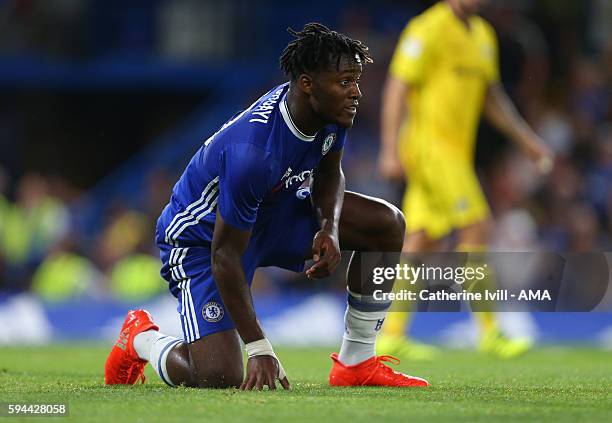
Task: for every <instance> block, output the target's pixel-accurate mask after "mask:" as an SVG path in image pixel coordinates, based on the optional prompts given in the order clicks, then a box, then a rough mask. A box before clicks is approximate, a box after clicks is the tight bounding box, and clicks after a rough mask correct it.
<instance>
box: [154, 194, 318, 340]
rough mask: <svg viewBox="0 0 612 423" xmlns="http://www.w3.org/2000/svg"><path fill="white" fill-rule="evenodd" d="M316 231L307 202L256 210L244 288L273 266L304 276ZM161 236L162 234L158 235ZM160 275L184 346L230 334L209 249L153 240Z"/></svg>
mask: <svg viewBox="0 0 612 423" xmlns="http://www.w3.org/2000/svg"><path fill="white" fill-rule="evenodd" d="M318 230H319V225H318V223H317V220H316V217H315V214H314V210H313V208H312V205H311V202H310V198H309V197H306V198H298V197H297V196H295V195H292V196H291V197H290V198H288V199H286V200H285V201H283V202H282V203H280V204H277V205H276V206H274V205H272V206H268V207H267V208H263V209H260V211H259V216H258V219H257V222H256V223H255V225H254V226H253V230H252V234H251V240H250V242H249V245H248V247H247V249H246V251H245V253H244V255H243V258H242V266H243V269H244V273H245V276H246V279H247V281H248V283H249V286H250V285H251V283H252V280H253V274H254V273H255V269H256V268H257V267H266V266H276V267H281V268H284V269H288V270H292V271H294V272H301V271H303V270H304V262H305V255H306V253H307V251H308V250H309V248H310V247H311V246H312V240H313V237H314V235H315V233H316V232H317V231H318ZM158 233H161V234H163V233H164V231H163V230H158ZM157 246H158V247H159V249H160V257H161V261H162V269H161V275H162V277H163V278H164V279H165V280H167V281H168V283H169V290H170V292H171V293H172V295H174V297H176V298H177V299H178V307H177V311H178V313H179V315H180V319H181V325H182V328H183V334H184V339H185V341H186V342H188V343H191V342H194V341H196V340H198V339H200V338H202V337H204V336H206V335H210V334H212V333H215V332H220V331H225V330H228V329H233V328H234V322H233V321H232V319H231V317H230V316H229V314H228V312H227V310H226V308H225V305H224V304H223V300H222V299H221V295H220V294H219V291H218V289H217V284H216V283H215V280H214V278H213V274H212V267H211V251H210V245H209V244H208V243H207V245H202V246H197V245H190V246H187V245H186V246H184V247H183V246H178V247H177V246H172V245H169V244H167V243H165V242H164V240H163V239H159V238H158V239H157Z"/></svg>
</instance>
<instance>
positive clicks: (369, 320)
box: [338, 292, 388, 366]
mask: <svg viewBox="0 0 612 423" xmlns="http://www.w3.org/2000/svg"><path fill="white" fill-rule="evenodd" d="M383 307H384V309H382V310H380V308H383ZM377 308H378V309H379V310H375V309H377ZM366 310H368V311H366ZM369 310H372V311H369ZM387 310H388V305H385V304H381V303H380V302H377V303H372V302H371V301H368V300H367V299H365V298H362V297H361V295H359V294H354V293H352V292H349V304H348V307H347V308H346V313H345V314H344V326H345V328H346V330H345V331H344V335H343V336H342V346H341V347H340V353H339V354H338V359H339V360H340V362H341V363H342V364H344V365H347V366H352V365H354V364H359V363H361V362H363V361H365V360H367V359H369V358H372V357H374V356H375V355H376V334H377V333H378V331H379V330H380V328H381V327H382V324H383V322H384V320H385V316H386V315H387Z"/></svg>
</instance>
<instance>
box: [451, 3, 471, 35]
mask: <svg viewBox="0 0 612 423" xmlns="http://www.w3.org/2000/svg"><path fill="white" fill-rule="evenodd" d="M446 3H447V4H448V7H450V9H451V10H452V11H453V13H454V15H455V16H456V17H457V19H459V20H460V21H461V22H462V23H463V24H464V25H465V26H466V28H467V29H470V16H469V15H468V14H467V13H465V11H464V10H463V8H462V7H461V6H460V5H459V4H458V3H456V2H454V1H452V0H448V1H447V2H446Z"/></svg>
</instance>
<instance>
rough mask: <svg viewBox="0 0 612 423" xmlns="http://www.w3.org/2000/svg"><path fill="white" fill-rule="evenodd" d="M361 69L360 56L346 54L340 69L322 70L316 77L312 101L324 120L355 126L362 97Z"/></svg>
mask: <svg viewBox="0 0 612 423" xmlns="http://www.w3.org/2000/svg"><path fill="white" fill-rule="evenodd" d="M361 71H362V66H361V62H360V60H359V57H358V56H356V57H355V58H350V57H348V56H345V57H342V59H341V60H340V66H339V68H338V69H336V68H335V67H332V68H331V69H328V70H324V71H320V72H318V73H317V75H316V76H315V77H314V78H313V83H312V95H311V97H310V104H311V106H312V108H313V110H314V112H315V113H316V114H317V115H319V117H321V119H322V120H324V121H325V122H327V123H331V124H337V125H339V126H341V127H344V128H348V127H351V126H353V120H354V119H355V115H356V114H357V108H358V107H359V99H360V98H361V90H359V78H360V77H361Z"/></svg>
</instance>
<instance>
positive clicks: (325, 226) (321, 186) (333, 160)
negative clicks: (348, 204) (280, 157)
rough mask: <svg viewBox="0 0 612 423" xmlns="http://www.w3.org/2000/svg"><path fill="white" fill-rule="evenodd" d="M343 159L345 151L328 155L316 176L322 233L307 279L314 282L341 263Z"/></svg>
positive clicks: (314, 191) (315, 197)
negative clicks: (340, 223) (340, 233)
mask: <svg viewBox="0 0 612 423" xmlns="http://www.w3.org/2000/svg"><path fill="white" fill-rule="evenodd" d="M341 159H342V151H335V152H330V153H328V154H327V155H326V156H325V157H324V158H323V159H321V161H320V162H319V166H318V167H317V169H316V171H315V172H314V176H313V182H312V194H311V198H312V203H313V206H314V209H315V213H316V215H317V219H318V220H319V224H320V226H321V230H320V231H319V232H317V233H316V235H315V237H314V239H313V242H312V254H313V259H314V261H315V264H314V265H313V266H312V267H311V268H310V269H308V270H307V271H306V276H308V277H309V278H312V279H319V278H324V277H327V276H329V275H330V274H331V273H332V272H333V271H334V270H335V268H336V266H338V263H340V246H339V242H338V222H339V220H340V212H341V211H342V202H343V199H344V187H345V181H344V173H343V172H342V166H341Z"/></svg>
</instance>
